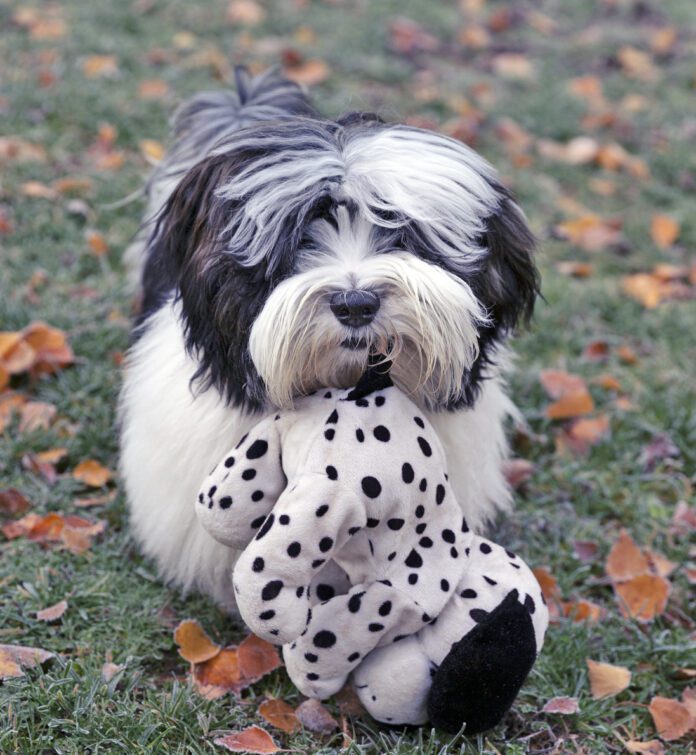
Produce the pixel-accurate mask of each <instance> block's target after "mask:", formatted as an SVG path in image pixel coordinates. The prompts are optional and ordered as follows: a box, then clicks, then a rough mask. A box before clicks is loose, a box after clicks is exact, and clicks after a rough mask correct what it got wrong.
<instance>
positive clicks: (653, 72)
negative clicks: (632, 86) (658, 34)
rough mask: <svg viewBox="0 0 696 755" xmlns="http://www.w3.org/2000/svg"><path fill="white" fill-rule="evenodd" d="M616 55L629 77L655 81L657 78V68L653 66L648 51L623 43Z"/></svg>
mask: <svg viewBox="0 0 696 755" xmlns="http://www.w3.org/2000/svg"><path fill="white" fill-rule="evenodd" d="M616 57H617V59H618V61H619V63H620V64H621V67H622V68H623V69H624V71H626V73H627V74H628V75H629V76H630V77H631V78H634V79H639V80H641V81H655V79H657V78H658V70H657V69H656V68H655V66H654V64H653V60H652V57H651V56H650V55H648V53H646V52H643V51H642V50H638V49H636V48H635V47H631V46H630V45H625V46H624V47H621V48H620V49H619V51H618V52H617V53H616Z"/></svg>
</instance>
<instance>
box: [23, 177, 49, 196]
mask: <svg viewBox="0 0 696 755" xmlns="http://www.w3.org/2000/svg"><path fill="white" fill-rule="evenodd" d="M19 190H20V192H21V193H22V194H23V195H24V196H25V197H31V198H32V199H55V198H56V192H55V190H54V189H53V187H51V186H47V185H46V184H43V183H41V181H25V182H24V183H23V184H22V185H21V186H20V189H19Z"/></svg>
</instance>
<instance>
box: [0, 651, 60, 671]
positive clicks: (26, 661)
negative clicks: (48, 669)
mask: <svg viewBox="0 0 696 755" xmlns="http://www.w3.org/2000/svg"><path fill="white" fill-rule="evenodd" d="M51 658H55V654H54V653H51V652H49V651H48V650H43V649H42V648H32V647H26V646H25V645H0V678H2V679H6V678H9V677H12V676H23V675H24V672H23V671H22V668H34V667H35V666H38V665H40V664H43V663H45V662H46V661H48V660H50V659H51Z"/></svg>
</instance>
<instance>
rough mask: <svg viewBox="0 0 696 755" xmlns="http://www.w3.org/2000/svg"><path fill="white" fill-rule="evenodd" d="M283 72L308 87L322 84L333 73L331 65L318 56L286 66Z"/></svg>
mask: <svg viewBox="0 0 696 755" xmlns="http://www.w3.org/2000/svg"><path fill="white" fill-rule="evenodd" d="M283 72H284V73H285V75H286V76H287V77H288V78H289V79H292V80H293V81H295V82H296V83H298V84H303V85H304V86H308V87H310V86H314V85H315V84H321V83H322V82H323V81H326V79H328V78H329V76H330V75H331V69H330V68H329V66H328V65H327V64H326V63H325V62H324V61H323V60H319V59H318V58H311V59H310V60H306V61H304V62H300V63H297V64H295V65H290V66H285V68H284V69H283Z"/></svg>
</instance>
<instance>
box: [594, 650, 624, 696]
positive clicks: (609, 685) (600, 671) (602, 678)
mask: <svg viewBox="0 0 696 755" xmlns="http://www.w3.org/2000/svg"><path fill="white" fill-rule="evenodd" d="M587 670H588V674H589V677H590V689H591V691H592V697H593V698H594V699H595V700H600V699H601V698H603V697H611V696H613V695H618V694H619V692H623V690H625V689H626V688H627V687H628V685H629V684H630V683H631V672H630V671H629V670H628V669H627V668H625V667H624V666H614V665H613V664H611V663H600V662H599V661H593V660H592V659H590V658H587Z"/></svg>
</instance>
